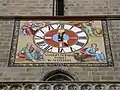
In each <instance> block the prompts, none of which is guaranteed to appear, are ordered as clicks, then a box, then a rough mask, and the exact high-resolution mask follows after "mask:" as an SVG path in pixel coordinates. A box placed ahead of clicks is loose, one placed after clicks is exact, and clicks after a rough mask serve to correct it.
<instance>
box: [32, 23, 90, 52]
mask: <svg viewBox="0 0 120 90" xmlns="http://www.w3.org/2000/svg"><path fill="white" fill-rule="evenodd" d="M33 40H34V43H35V44H36V46H37V47H38V48H40V49H42V50H43V51H47V52H53V53H70V52H74V51H78V50H79V49H81V48H82V47H84V46H85V45H86V44H87V42H88V35H87V34H86V32H85V31H83V30H82V29H80V28H79V27H76V26H72V25H69V24H61V23H55V24H50V25H47V26H45V27H43V28H40V29H38V30H37V32H36V33H35V35H34V37H33Z"/></svg>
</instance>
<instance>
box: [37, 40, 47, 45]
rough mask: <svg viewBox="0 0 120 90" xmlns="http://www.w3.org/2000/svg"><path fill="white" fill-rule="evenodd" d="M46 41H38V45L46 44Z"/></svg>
mask: <svg viewBox="0 0 120 90" xmlns="http://www.w3.org/2000/svg"><path fill="white" fill-rule="evenodd" d="M44 44H45V42H44V41H41V42H37V45H39V46H44Z"/></svg>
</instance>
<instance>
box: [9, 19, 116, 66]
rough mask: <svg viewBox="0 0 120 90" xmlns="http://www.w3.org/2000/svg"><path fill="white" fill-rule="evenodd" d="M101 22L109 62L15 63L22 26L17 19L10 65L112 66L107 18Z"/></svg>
mask: <svg viewBox="0 0 120 90" xmlns="http://www.w3.org/2000/svg"><path fill="white" fill-rule="evenodd" d="M21 20H22V19H21ZM37 20H39V19H37ZM42 20H44V19H42ZM45 20H46V19H45ZM48 20H51V19H48ZM57 20H61V19H60V18H59V19H57ZM62 20H63V19H62ZM70 20H73V19H69V20H67V21H70ZM93 20H96V19H93ZM101 22H102V27H103V29H104V30H103V31H104V44H105V45H104V46H105V51H106V58H107V59H106V60H107V63H14V61H15V56H16V49H17V42H18V36H19V27H20V20H15V22H14V30H13V39H12V43H11V50H10V58H9V63H8V66H9V67H45V66H50V67H52V66H57V67H112V66H114V62H113V57H112V51H111V46H110V38H109V32H108V25H107V19H106V20H105V19H104V20H101Z"/></svg>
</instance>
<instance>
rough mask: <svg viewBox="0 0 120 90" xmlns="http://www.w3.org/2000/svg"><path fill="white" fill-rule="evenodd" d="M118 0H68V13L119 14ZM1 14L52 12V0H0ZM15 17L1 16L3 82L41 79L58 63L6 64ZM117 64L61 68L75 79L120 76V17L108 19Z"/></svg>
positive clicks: (66, 4)
mask: <svg viewBox="0 0 120 90" xmlns="http://www.w3.org/2000/svg"><path fill="white" fill-rule="evenodd" d="M119 4H120V1H119V0H114V1H113V0H89V1H88V0H65V15H66V16H71V15H74V16H79V15H110V14H111V15H118V14H119ZM0 7H1V8H0V16H35V15H36V16H38V15H39V16H44V15H45V16H50V15H52V0H0ZM13 25H14V20H4V19H2V18H1V19H0V67H1V68H0V82H2V81H41V80H42V78H43V77H44V75H46V74H47V73H48V72H50V71H52V70H56V69H58V68H56V67H51V68H50V67H44V68H40V67H33V68H32V67H21V68H20V67H7V65H8V59H9V52H10V47H11V40H12V32H13ZM108 28H109V33H110V40H111V47H112V53H113V59H114V63H115V67H106V68H105V67H83V68H82V67H80V68H77V67H76V68H72V67H71V68H67V67H66V68H65V67H63V68H61V69H63V70H66V71H68V72H69V73H71V75H72V76H74V77H75V79H76V81H119V80H120V75H119V74H120V48H119V47H120V20H110V21H108Z"/></svg>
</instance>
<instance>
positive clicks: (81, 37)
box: [78, 36, 87, 39]
mask: <svg viewBox="0 0 120 90" xmlns="http://www.w3.org/2000/svg"><path fill="white" fill-rule="evenodd" d="M78 38H79V39H87V37H85V36H80V37H78Z"/></svg>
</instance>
